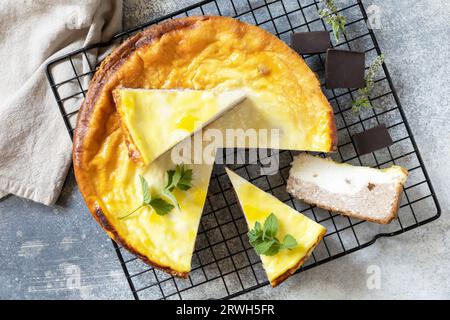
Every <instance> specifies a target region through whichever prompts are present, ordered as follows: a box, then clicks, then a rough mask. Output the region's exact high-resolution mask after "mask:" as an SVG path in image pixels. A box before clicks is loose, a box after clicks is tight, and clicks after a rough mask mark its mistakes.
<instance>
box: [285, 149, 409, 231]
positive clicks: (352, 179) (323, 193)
mask: <svg viewBox="0 0 450 320" xmlns="http://www.w3.org/2000/svg"><path fill="white" fill-rule="evenodd" d="M407 178H408V171H407V170H406V169H404V168H402V167H399V166H392V167H390V168H386V169H374V168H369V167H358V166H352V165H350V164H346V163H337V162H334V161H333V160H331V159H324V158H321V157H317V156H312V155H310V154H307V153H301V154H299V155H298V156H296V157H295V158H294V162H293V165H292V169H291V171H290V174H289V179H288V183H287V190H288V192H289V193H291V194H292V195H293V196H294V197H296V198H298V199H301V200H303V201H305V202H307V203H310V204H314V205H316V206H318V207H320V208H324V209H327V210H331V211H335V212H339V213H341V214H344V215H346V216H350V217H353V218H358V219H362V220H367V221H371V222H375V223H380V224H388V223H390V222H391V221H392V220H393V219H395V217H396V216H397V210H398V207H399V204H400V197H401V194H402V191H403V185H404V184H405V182H406V179H407Z"/></svg>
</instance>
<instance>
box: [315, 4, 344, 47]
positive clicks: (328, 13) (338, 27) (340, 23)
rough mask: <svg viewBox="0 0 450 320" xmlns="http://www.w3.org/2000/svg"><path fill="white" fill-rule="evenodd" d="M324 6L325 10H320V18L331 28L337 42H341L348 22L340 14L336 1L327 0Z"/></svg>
mask: <svg viewBox="0 0 450 320" xmlns="http://www.w3.org/2000/svg"><path fill="white" fill-rule="evenodd" d="M324 6H325V7H324V8H323V9H321V10H319V16H320V18H321V19H323V20H324V21H325V22H326V23H327V24H329V25H330V26H331V29H332V30H333V35H334V37H335V38H336V41H337V42H339V40H340V33H341V32H342V33H343V34H345V24H346V22H347V20H346V19H345V17H344V16H343V15H342V14H340V13H339V12H338V8H337V6H336V4H335V3H334V0H325V1H324Z"/></svg>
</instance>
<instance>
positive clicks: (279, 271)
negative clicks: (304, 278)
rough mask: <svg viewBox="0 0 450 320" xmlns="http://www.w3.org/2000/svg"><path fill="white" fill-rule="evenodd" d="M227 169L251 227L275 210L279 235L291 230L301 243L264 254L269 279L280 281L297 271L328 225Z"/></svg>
mask: <svg viewBox="0 0 450 320" xmlns="http://www.w3.org/2000/svg"><path fill="white" fill-rule="evenodd" d="M227 173H228V176H229V177H230V180H231V183H232V185H233V187H234V190H235V191H236V194H237V197H238V199H239V203H240V205H241V208H242V210H243V212H244V215H245V218H246V220H247V223H248V226H249V229H253V228H254V226H255V223H256V222H257V221H258V222H260V223H261V225H264V221H265V220H266V218H267V217H268V216H269V215H270V213H273V214H275V216H276V217H277V218H278V221H279V233H278V235H277V237H278V239H283V238H284V236H285V235H286V234H291V235H292V236H293V237H294V238H295V239H296V240H297V243H298V245H297V247H295V248H294V249H292V250H281V251H280V252H278V253H277V254H276V255H274V256H264V255H262V256H261V261H262V263H263V267H264V269H265V270H266V273H267V277H268V278H269V281H270V283H272V285H276V284H278V283H279V282H278V281H277V279H279V278H280V277H283V276H284V275H285V274H286V273H287V272H289V273H293V272H295V270H296V269H298V268H299V267H300V266H301V265H302V264H303V262H304V260H305V259H306V258H307V257H308V256H309V255H310V254H311V252H312V250H313V249H314V247H315V246H316V245H317V244H318V242H320V240H321V239H322V237H323V235H324V234H325V233H326V229H325V228H324V227H322V226H321V225H320V224H318V223H316V222H314V221H313V220H311V219H309V218H308V217H306V216H304V215H303V214H301V213H299V212H297V211H295V210H294V209H292V208H291V207H289V206H288V205H286V204H284V203H283V202H281V201H280V200H278V199H277V198H275V197H274V196H272V195H271V194H269V193H266V192H264V191H262V190H261V189H259V188H257V187H256V186H254V185H253V184H251V183H250V182H248V181H246V180H245V179H243V178H241V177H240V176H238V175H237V174H236V173H234V172H232V171H230V170H228V169H227ZM293 269H295V270H293ZM283 280H284V279H283Z"/></svg>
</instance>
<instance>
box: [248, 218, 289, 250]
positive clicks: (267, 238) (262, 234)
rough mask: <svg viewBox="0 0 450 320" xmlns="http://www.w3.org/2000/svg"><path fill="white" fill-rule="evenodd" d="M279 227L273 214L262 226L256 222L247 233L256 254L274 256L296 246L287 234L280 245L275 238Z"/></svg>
mask: <svg viewBox="0 0 450 320" xmlns="http://www.w3.org/2000/svg"><path fill="white" fill-rule="evenodd" d="M278 229H279V225H278V219H277V217H276V216H275V214H273V213H271V214H270V215H269V216H268V217H267V218H266V220H265V222H264V226H261V223H259V222H256V223H255V226H254V227H253V229H252V230H250V231H249V232H248V239H249V241H250V244H251V245H252V247H253V248H255V250H256V252H257V253H258V254H260V255H264V256H273V255H276V254H277V253H278V252H279V251H280V250H282V249H288V250H291V249H293V248H295V247H296V246H297V241H296V240H295V238H294V237H293V236H292V235H290V234H287V235H285V237H284V239H283V243H280V241H279V240H278V238H277V237H276V235H277V233H278Z"/></svg>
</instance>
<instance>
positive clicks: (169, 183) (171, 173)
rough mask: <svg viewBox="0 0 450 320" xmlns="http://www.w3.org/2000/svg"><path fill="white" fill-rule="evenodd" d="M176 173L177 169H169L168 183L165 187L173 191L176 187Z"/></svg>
mask: <svg viewBox="0 0 450 320" xmlns="http://www.w3.org/2000/svg"><path fill="white" fill-rule="evenodd" d="M174 175H175V170H169V171H167V183H166V186H165V187H164V189H166V190H169V191H172V190H173V189H174V186H173V176H174Z"/></svg>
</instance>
